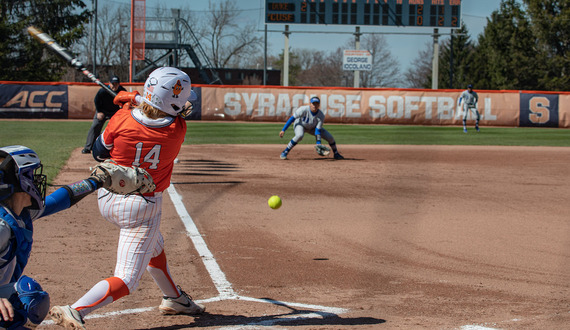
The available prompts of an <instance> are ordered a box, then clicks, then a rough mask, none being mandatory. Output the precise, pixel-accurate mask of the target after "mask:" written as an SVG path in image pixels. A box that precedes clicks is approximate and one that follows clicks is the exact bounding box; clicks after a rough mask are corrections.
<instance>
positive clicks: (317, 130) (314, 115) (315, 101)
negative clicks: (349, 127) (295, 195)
mask: <svg viewBox="0 0 570 330" xmlns="http://www.w3.org/2000/svg"><path fill="white" fill-rule="evenodd" d="M310 102H311V103H310V104H309V105H303V106H300V107H299V108H297V110H295V111H294V112H293V115H292V116H291V118H289V120H287V123H285V126H283V129H282V130H281V132H279V137H281V138H282V137H283V136H284V135H285V131H286V130H287V128H289V126H291V124H293V129H294V130H295V136H294V137H293V138H292V139H291V141H289V143H288V144H287V148H285V150H283V152H282V153H281V156H280V157H281V159H287V155H288V154H289V152H290V151H291V149H293V147H294V146H296V145H297V143H299V142H300V141H301V140H302V139H303V136H304V135H305V133H309V134H311V135H314V136H315V138H316V139H317V144H321V137H322V138H323V139H325V140H326V141H327V142H328V143H329V145H330V147H331V149H332V151H333V153H334V159H344V157H343V156H342V155H341V154H340V153H339V152H338V150H337V148H336V142H335V140H334V137H333V136H332V134H331V133H329V132H328V131H327V130H326V129H324V128H323V124H324V122H325V114H324V113H323V112H322V111H320V110H319V107H320V106H321V100H320V99H319V98H318V97H316V96H315V97H312V98H311V101H310Z"/></svg>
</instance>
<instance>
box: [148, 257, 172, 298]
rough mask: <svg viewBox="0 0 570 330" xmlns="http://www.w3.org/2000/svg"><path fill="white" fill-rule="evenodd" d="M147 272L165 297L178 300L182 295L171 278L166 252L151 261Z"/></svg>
mask: <svg viewBox="0 0 570 330" xmlns="http://www.w3.org/2000/svg"><path fill="white" fill-rule="evenodd" d="M147 270H148V272H149V273H150V275H151V276H152V278H153V279H154V281H155V282H156V285H158V287H159V288H160V290H162V293H163V294H164V295H165V296H167V297H172V298H176V297H178V296H179V295H180V291H178V289H177V288H176V284H174V281H173V280H172V277H171V276H170V272H169V270H168V263H167V262H166V254H165V253H164V250H162V252H161V253H160V254H159V255H157V256H156V257H154V258H152V259H150V262H149V263H148V267H147Z"/></svg>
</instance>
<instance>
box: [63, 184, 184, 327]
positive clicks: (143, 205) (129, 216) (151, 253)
mask: <svg viewBox="0 0 570 330" xmlns="http://www.w3.org/2000/svg"><path fill="white" fill-rule="evenodd" d="M145 198H146V199H147V200H148V202H147V201H146V200H145ZM145 198H143V197H141V196H137V195H131V196H128V197H125V196H124V195H117V194H113V193H109V192H108V191H107V190H105V189H101V190H100V193H99V210H100V211H101V214H102V215H103V216H104V217H105V219H107V220H108V221H109V222H111V223H113V224H115V225H117V226H118V227H119V228H120V236H119V245H118V249H117V263H116V266H115V273H114V276H113V277H110V278H107V279H105V280H102V281H100V282H99V283H97V284H95V285H94V286H93V288H91V290H89V291H88V292H87V293H86V294H85V295H84V296H83V297H81V298H80V299H79V300H77V301H76V302H75V303H74V304H73V305H71V307H72V308H73V309H75V310H76V311H78V312H79V315H80V317H81V319H83V318H84V317H85V315H87V314H89V313H91V312H92V311H94V310H96V309H98V308H101V307H103V306H106V305H108V304H110V303H112V302H114V301H116V300H118V299H120V298H121V297H124V296H126V295H128V294H129V293H130V292H133V291H134V290H135V289H136V288H137V287H138V285H139V283H140V279H141V277H142V275H143V273H144V271H145V269H146V270H147V271H148V272H149V273H150V275H151V276H152V277H153V279H154V281H155V282H156V284H157V285H158V287H159V288H160V290H161V291H162V293H163V295H164V296H165V297H179V296H181V294H182V291H180V290H179V288H178V287H177V286H176V284H175V283H174V281H173V279H172V277H171V275H170V271H169V268H168V263H167V261H166V255H165V253H164V249H163V247H164V241H163V238H162V235H161V233H160V231H159V228H160V217H161V213H162V193H156V194H155V196H154V197H145ZM134 219H137V220H136V221H135V222H133V220H134ZM182 295H184V294H182ZM160 310H161V311H162V312H163V313H165V314H168V313H169V310H168V306H167V304H166V305H165V304H164V303H163V304H162V305H161V306H160Z"/></svg>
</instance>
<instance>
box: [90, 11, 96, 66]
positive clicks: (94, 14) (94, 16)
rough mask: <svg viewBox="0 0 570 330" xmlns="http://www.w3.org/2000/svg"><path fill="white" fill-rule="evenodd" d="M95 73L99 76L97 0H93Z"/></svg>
mask: <svg viewBox="0 0 570 330" xmlns="http://www.w3.org/2000/svg"><path fill="white" fill-rule="evenodd" d="M91 71H93V75H94V76H97V0H93V70H91Z"/></svg>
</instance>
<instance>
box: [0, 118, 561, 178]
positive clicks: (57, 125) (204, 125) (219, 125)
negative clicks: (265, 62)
mask: <svg viewBox="0 0 570 330" xmlns="http://www.w3.org/2000/svg"><path fill="white" fill-rule="evenodd" d="M90 126H91V121H90V120H89V121H77V120H63V121H59V120H0V146H6V145H13V144H21V145H25V146H27V147H30V148H32V149H33V150H35V151H36V152H37V153H38V155H39V156H40V159H41V160H42V163H43V164H44V171H45V172H46V174H47V175H48V180H49V181H50V182H51V180H52V179H53V178H54V177H55V176H56V175H57V173H58V172H59V170H60V169H61V168H62V166H63V165H64V164H65V162H66V161H67V159H69V157H70V155H71V151H72V150H74V149H75V148H83V145H84V144H85V138H86V136H87V131H88V130H89V127H90ZM282 127H283V123H242V122H239V123H237V122H198V121H189V122H188V133H187V135H186V141H185V142H184V143H185V144H283V145H285V143H287V142H288V141H289V140H290V139H291V138H292V137H293V129H292V128H289V129H288V130H287V132H286V133H285V137H284V138H283V139H281V138H279V132H280V131H281V128H282ZM325 128H326V129H327V130H329V131H330V132H331V133H332V134H333V136H334V137H335V140H336V141H337V143H338V144H339V146H342V145H347V144H394V145H398V144H412V145H414V144H415V145H489V146H498V145H503V146H555V147H569V146H570V130H568V129H561V128H511V127H481V132H480V133H476V132H475V130H474V129H473V128H472V127H470V128H468V130H469V133H467V134H465V133H463V131H462V129H461V127H448V126H444V127H435V126H394V125H337V124H329V125H325ZM301 143H303V144H313V143H315V139H314V137H313V136H311V135H306V136H305V138H304V139H303V141H301Z"/></svg>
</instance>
